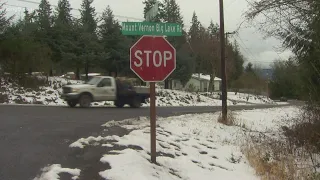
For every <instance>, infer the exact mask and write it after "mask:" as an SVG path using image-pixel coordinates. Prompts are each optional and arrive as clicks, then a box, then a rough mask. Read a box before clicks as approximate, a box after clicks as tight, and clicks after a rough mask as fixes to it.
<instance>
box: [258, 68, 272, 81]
mask: <svg viewBox="0 0 320 180" xmlns="http://www.w3.org/2000/svg"><path fill="white" fill-rule="evenodd" d="M258 73H259V75H260V76H261V77H262V78H264V79H271V78H272V74H273V69H261V70H260V71H259V72H258Z"/></svg>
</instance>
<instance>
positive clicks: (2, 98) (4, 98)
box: [0, 93, 9, 103]
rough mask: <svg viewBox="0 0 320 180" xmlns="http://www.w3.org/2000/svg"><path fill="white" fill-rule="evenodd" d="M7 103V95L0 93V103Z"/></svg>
mask: <svg viewBox="0 0 320 180" xmlns="http://www.w3.org/2000/svg"><path fill="white" fill-rule="evenodd" d="M7 102H9V98H8V95H7V94H2V93H0V103H7Z"/></svg>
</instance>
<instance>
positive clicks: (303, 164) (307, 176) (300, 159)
mask: <svg viewBox="0 0 320 180" xmlns="http://www.w3.org/2000/svg"><path fill="white" fill-rule="evenodd" d="M242 152H243V153H244V155H245V156H246V158H247V159H248V161H249V164H250V166H251V167H253V168H254V170H255V172H256V174H257V175H258V176H260V177H261V179H262V180H316V179H317V177H316V173H315V171H314V164H313V163H312V162H311V161H310V159H311V158H312V157H311V156H312V155H311V154H310V153H308V152H307V149H305V148H301V147H299V148H298V147H293V146H292V144H289V143H288V141H287V140H283V139H280V140H278V139H275V138H271V137H268V136H259V137H257V136H253V135H249V136H248V137H247V139H246V141H245V144H243V146H242Z"/></svg>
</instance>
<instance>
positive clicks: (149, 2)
mask: <svg viewBox="0 0 320 180" xmlns="http://www.w3.org/2000/svg"><path fill="white" fill-rule="evenodd" d="M156 2H157V0H145V1H143V2H142V3H143V4H144V5H145V6H144V8H143V17H144V18H146V13H147V12H148V11H149V10H150V9H151V8H152V7H153V6H154V5H155V4H156ZM158 5H159V8H158V10H159V12H158V14H157V16H156V17H154V19H153V20H152V21H153V22H162V21H163V17H164V12H163V4H162V3H161V2H159V4H158Z"/></svg>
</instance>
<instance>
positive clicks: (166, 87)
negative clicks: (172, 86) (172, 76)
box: [164, 79, 169, 89]
mask: <svg viewBox="0 0 320 180" xmlns="http://www.w3.org/2000/svg"><path fill="white" fill-rule="evenodd" d="M164 89H169V80H168V79H166V80H164Z"/></svg>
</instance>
